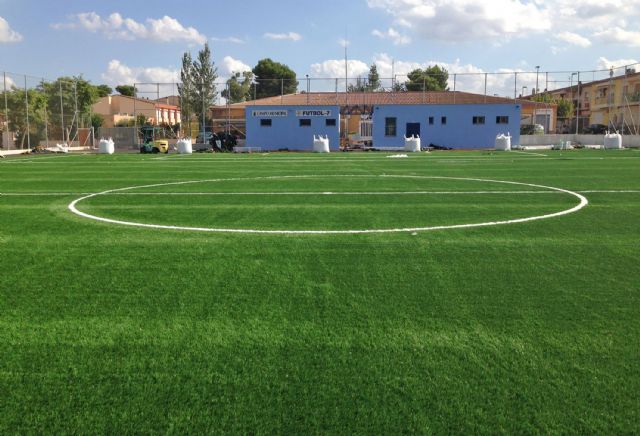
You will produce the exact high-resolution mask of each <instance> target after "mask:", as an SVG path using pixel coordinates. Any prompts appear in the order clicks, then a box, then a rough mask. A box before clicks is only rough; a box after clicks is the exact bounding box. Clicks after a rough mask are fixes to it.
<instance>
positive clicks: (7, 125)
mask: <svg viewBox="0 0 640 436" xmlns="http://www.w3.org/2000/svg"><path fill="white" fill-rule="evenodd" d="M2 75H3V79H4V80H3V85H2V86H3V88H4V118H5V119H4V121H5V130H6V132H7V142H9V103H8V102H7V72H6V71H4V72H3V73H2ZM14 146H15V144H14ZM8 147H9V144H7V148H8Z"/></svg>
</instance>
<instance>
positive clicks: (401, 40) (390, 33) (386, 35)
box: [371, 27, 411, 45]
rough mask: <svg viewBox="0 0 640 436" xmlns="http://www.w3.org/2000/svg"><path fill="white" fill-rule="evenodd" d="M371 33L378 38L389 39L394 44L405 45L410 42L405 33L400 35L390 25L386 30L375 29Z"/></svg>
mask: <svg viewBox="0 0 640 436" xmlns="http://www.w3.org/2000/svg"><path fill="white" fill-rule="evenodd" d="M371 34H372V35H373V36H377V37H378V38H380V39H390V40H391V41H393V43H394V44H395V45H405V44H409V43H410V42H411V38H409V37H408V36H406V35H402V34H401V33H400V32H398V31H397V30H395V29H394V28H392V27H390V28H389V30H387V31H386V32H381V31H380V30H378V29H375V30H374V31H373V32H371Z"/></svg>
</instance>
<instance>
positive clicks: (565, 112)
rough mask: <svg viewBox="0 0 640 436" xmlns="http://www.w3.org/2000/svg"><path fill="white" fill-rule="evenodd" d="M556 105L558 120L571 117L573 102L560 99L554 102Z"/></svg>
mask: <svg viewBox="0 0 640 436" xmlns="http://www.w3.org/2000/svg"><path fill="white" fill-rule="evenodd" d="M556 104H557V105H558V118H569V117H571V116H573V102H572V101H571V100H565V99H564V98H561V99H560V100H557V101H556Z"/></svg>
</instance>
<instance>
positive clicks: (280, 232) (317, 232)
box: [68, 174, 589, 235]
mask: <svg viewBox="0 0 640 436" xmlns="http://www.w3.org/2000/svg"><path fill="white" fill-rule="evenodd" d="M335 177H339V178H356V177H368V178H377V177H380V178H413V179H440V180H458V181H473V182H484V183H499V184H506V185H513V186H526V187H529V188H539V189H545V190H549V191H552V192H560V193H565V194H568V195H571V196H574V197H576V198H577V199H578V200H580V202H579V203H578V204H577V205H576V206H574V207H572V208H570V209H565V210H561V211H559V212H554V213H550V214H544V215H536V216H530V217H525V218H516V219H510V220H502V221H487V222H480V223H469V224H453V225H439V226H425V227H404V228H387V229H348V230H286V229H284V230H262V229H233V228H214V227H190V226H171V225H162V224H148V223H137V222H132V221H123V220H115V219H111V218H104V217H100V216H96V215H91V214H88V213H86V212H82V211H80V210H78V208H77V205H78V203H80V202H82V201H84V200H88V199H90V198H93V197H98V196H102V195H109V194H116V193H122V192H126V191H131V190H135V189H144V188H156V187H161V186H178V185H188V184H195V183H214V182H228V181H247V180H283V179H309V178H335ZM185 194H187V195H188V194H189V193H185ZM588 204H589V201H588V200H587V199H586V197H584V196H583V195H581V194H579V193H577V192H574V191H569V190H567V189H562V188H556V187H553V186H545V185H538V184H533V183H523V182H512V181H506V180H493V179H480V178H470V177H445V176H416V175H387V174H383V175H377V176H376V175H362V174H352V175H299V176H265V177H246V178H228V179H210V180H190V181H184V182H169V183H156V184H152V185H142V186H129V187H126V188H119V189H110V190H107V191H102V192H97V193H94V194H90V195H86V196H83V197H80V198H78V199H75V200H74V201H72V202H71V203H69V205H68V208H69V210H70V211H71V212H72V213H74V214H76V215H78V216H81V217H83V218H88V219H91V220H95V221H99V222H103V223H109V224H117V225H124V226H131V227H142V228H152V229H164V230H185V231H196V232H215V233H251V234H272V235H339V234H368V233H399V232H423V231H433V230H447V229H466V228H474V227H488V226H497V225H504V224H516V223H525V222H531V221H538V220H543V219H549V218H555V217H560V216H564V215H569V214H571V213H574V212H577V211H579V210H580V209H582V208H584V207H585V206H587V205H588Z"/></svg>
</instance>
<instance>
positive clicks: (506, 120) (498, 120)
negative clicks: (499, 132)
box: [496, 115, 509, 124]
mask: <svg viewBox="0 0 640 436" xmlns="http://www.w3.org/2000/svg"><path fill="white" fill-rule="evenodd" d="M496 124H509V117H505V116H503V115H498V116H497V117H496Z"/></svg>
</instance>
